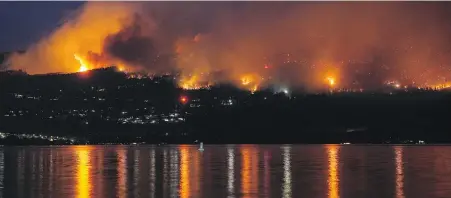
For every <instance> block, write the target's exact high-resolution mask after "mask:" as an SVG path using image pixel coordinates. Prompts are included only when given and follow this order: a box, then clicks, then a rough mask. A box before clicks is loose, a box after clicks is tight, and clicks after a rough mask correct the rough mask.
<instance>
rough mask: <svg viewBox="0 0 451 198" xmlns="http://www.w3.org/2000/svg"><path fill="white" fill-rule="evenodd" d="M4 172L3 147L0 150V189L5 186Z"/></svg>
mask: <svg viewBox="0 0 451 198" xmlns="http://www.w3.org/2000/svg"><path fill="white" fill-rule="evenodd" d="M4 174H5V156H4V151H3V149H2V150H1V152H0V190H3V188H4V187H5V184H4V181H3V180H4Z"/></svg>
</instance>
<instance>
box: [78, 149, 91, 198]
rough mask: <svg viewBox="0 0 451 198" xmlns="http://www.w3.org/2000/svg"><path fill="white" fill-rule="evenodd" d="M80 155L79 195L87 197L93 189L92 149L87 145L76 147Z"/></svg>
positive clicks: (79, 196) (80, 197) (82, 197)
mask: <svg viewBox="0 0 451 198" xmlns="http://www.w3.org/2000/svg"><path fill="white" fill-rule="evenodd" d="M75 149H76V150H75V152H76V154H77V157H78V161H77V162H78V166H77V197H78V198H87V197H89V194H90V191H91V183H90V181H89V179H90V178H89V176H90V159H89V158H90V150H89V148H88V147H87V146H81V147H75Z"/></svg>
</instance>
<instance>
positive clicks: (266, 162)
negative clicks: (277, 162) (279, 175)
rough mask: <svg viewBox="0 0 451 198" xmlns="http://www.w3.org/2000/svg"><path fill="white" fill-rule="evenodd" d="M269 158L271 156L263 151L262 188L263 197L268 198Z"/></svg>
mask: <svg viewBox="0 0 451 198" xmlns="http://www.w3.org/2000/svg"><path fill="white" fill-rule="evenodd" d="M270 158H271V154H270V153H269V152H268V151H265V153H264V155H263V163H264V165H263V166H264V172H265V174H264V183H263V184H264V186H263V187H264V188H265V197H269V194H270V191H269V190H270V181H271V180H270V179H271V178H270V176H271V175H270V168H271V167H270V165H269V160H270Z"/></svg>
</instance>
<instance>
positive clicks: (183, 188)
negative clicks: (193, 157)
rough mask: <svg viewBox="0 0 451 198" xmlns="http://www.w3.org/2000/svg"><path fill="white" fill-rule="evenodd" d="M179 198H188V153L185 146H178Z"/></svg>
mask: <svg viewBox="0 0 451 198" xmlns="http://www.w3.org/2000/svg"><path fill="white" fill-rule="evenodd" d="M179 149H180V197H181V198H188V197H190V183H189V180H190V178H189V164H190V162H189V160H190V159H189V158H190V157H189V151H188V148H187V147H186V146H180V148H179Z"/></svg>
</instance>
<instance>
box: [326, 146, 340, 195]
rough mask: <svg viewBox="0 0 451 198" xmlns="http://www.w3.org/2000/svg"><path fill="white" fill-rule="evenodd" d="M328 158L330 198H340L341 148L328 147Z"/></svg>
mask: <svg viewBox="0 0 451 198" xmlns="http://www.w3.org/2000/svg"><path fill="white" fill-rule="evenodd" d="M326 149H327V156H328V161H329V177H328V179H327V184H328V186H329V193H328V195H329V198H338V197H340V192H339V188H340V186H339V185H340V180H339V173H338V162H339V160H340V159H339V151H340V148H339V146H337V145H327V146H326Z"/></svg>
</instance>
